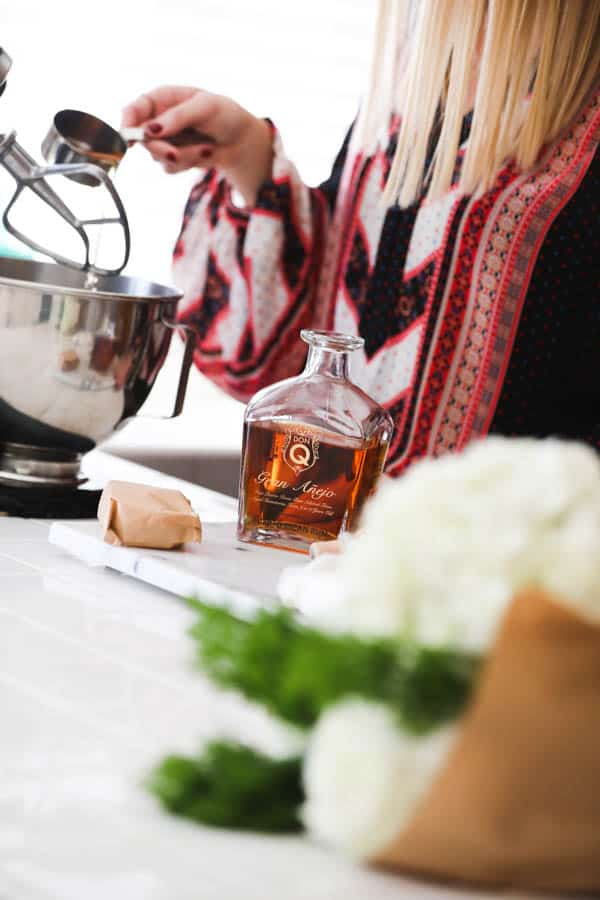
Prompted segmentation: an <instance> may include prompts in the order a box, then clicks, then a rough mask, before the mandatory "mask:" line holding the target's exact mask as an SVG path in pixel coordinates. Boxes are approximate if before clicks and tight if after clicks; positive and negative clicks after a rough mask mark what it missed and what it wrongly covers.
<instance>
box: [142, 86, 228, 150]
mask: <svg viewBox="0 0 600 900" xmlns="http://www.w3.org/2000/svg"><path fill="white" fill-rule="evenodd" d="M216 100H217V98H216V97H214V96H213V95H212V94H207V93H205V92H204V91H196V92H195V93H194V94H193V95H192V96H191V97H188V98H186V99H185V100H183V101H182V102H180V103H177V104H176V105H174V106H171V107H169V108H168V109H165V110H164V111H163V112H160V113H158V114H156V115H155V116H154V117H153V118H152V121H151V122H148V123H147V125H146V132H147V134H148V135H149V136H152V137H157V138H163V137H165V138H166V137H168V136H169V135H171V134H177V133H178V132H179V131H183V129H184V128H197V129H198V130H200V129H202V128H203V127H210V119H211V117H213V116H214V115H215V113H216V111H217V106H218V104H217V102H216Z"/></svg>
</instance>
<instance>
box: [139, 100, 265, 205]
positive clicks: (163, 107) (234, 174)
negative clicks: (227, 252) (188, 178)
mask: <svg viewBox="0 0 600 900" xmlns="http://www.w3.org/2000/svg"><path fill="white" fill-rule="evenodd" d="M122 126H123V127H127V128H129V127H143V128H144V131H145V134H146V136H147V138H149V139H150V141H149V142H148V143H146V144H145V146H146V147H147V149H148V151H149V152H150V154H151V155H152V156H153V158H154V159H155V160H157V162H160V163H162V165H163V167H164V169H165V171H167V172H183V171H184V170H185V169H191V168H194V167H196V166H200V167H201V168H207V167H209V166H210V167H213V166H214V167H216V168H218V169H220V170H221V171H222V172H223V174H224V175H225V176H226V177H227V179H228V180H229V181H230V182H231V183H232V184H233V186H234V187H235V188H237V190H238V191H240V193H241V194H242V196H243V197H244V200H245V202H246V203H247V204H248V205H249V206H251V205H252V204H254V202H255V200H256V192H257V190H258V188H259V187H260V185H261V184H262V183H263V182H264V181H266V180H267V179H268V178H269V177H270V175H271V165H272V159H273V150H272V134H271V129H270V127H269V125H268V123H267V122H265V121H264V119H257V118H256V117H255V116H253V115H252V114H251V113H249V112H248V111H247V110H245V109H244V108H243V107H241V106H239V105H238V104H237V103H235V101H233V100H230V99H229V98H228V97H221V96H219V95H218V94H209V93H208V92H207V91H201V90H199V89H198V88H192V87H177V86H171V85H166V86H163V87H158V88H155V89H154V90H152V91H148V93H147V94H142V95H141V97H138V99H137V100H135V101H134V102H133V103H131V104H130V105H129V106H126V107H125V109H124V110H123V116H122ZM184 128H187V129H193V130H195V131H198V132H199V135H198V143H195V144H192V145H190V146H187V147H174V146H173V144H171V143H169V140H168V139H169V137H170V136H171V135H175V134H177V133H178V132H180V131H183V129H184ZM203 137H204V140H203ZM207 137H209V138H211V139H212V141H207V140H206V138H207Z"/></svg>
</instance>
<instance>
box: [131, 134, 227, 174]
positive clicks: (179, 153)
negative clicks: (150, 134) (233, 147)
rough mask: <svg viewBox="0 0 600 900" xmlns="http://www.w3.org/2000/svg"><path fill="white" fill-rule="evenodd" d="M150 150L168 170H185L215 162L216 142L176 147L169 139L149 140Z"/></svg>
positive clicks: (148, 146)
mask: <svg viewBox="0 0 600 900" xmlns="http://www.w3.org/2000/svg"><path fill="white" fill-rule="evenodd" d="M146 147H147V149H148V152H149V153H150V155H151V156H152V158H153V159H155V160H156V162H159V163H161V165H162V166H163V168H164V169H165V171H166V172H169V173H175V172H184V171H185V170H186V169H193V168H195V167H198V166H200V167H202V168H207V167H209V166H211V165H212V164H213V160H214V156H215V146H214V144H196V145H194V146H191V147H183V148H182V147H174V146H173V145H172V144H170V143H169V142H168V141H149V142H148V143H147V144H146Z"/></svg>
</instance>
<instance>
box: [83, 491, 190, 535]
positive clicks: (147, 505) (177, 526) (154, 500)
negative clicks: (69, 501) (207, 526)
mask: <svg viewBox="0 0 600 900" xmlns="http://www.w3.org/2000/svg"><path fill="white" fill-rule="evenodd" d="M98 519H99V521H100V524H101V525H102V528H103V529H104V540H105V541H106V542H107V543H108V544H113V545H114V546H117V547H146V548H152V549H154V550H172V549H173V548H174V547H179V546H181V544H185V543H187V542H196V543H200V541H201V540H202V526H201V524H200V519H199V518H198V516H197V514H196V513H195V512H194V511H193V509H192V506H191V504H190V501H189V500H188V499H187V497H184V495H183V494H182V493H181V491H174V490H169V489H167V488H157V487H153V486H152V485H146V484H136V483H133V482H128V481H109V483H108V484H107V485H106V487H105V489H104V491H103V492H102V496H101V497H100V503H99V505H98Z"/></svg>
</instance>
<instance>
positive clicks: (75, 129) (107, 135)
mask: <svg viewBox="0 0 600 900" xmlns="http://www.w3.org/2000/svg"><path fill="white" fill-rule="evenodd" d="M150 140H152V139H151V138H149V137H147V136H146V134H145V132H144V129H143V128H124V129H123V130H122V131H117V130H116V129H115V128H112V127H111V126H110V125H107V123H106V122H103V121H102V119H99V118H98V117H97V116H92V115H91V114H90V113H85V112H81V110H77V109H62V110H61V111H60V112H57V113H56V115H55V116H54V120H53V122H52V125H51V127H50V130H49V131H48V134H47V135H46V137H45V138H44V141H43V142H42V153H43V154H44V158H45V159H46V161H47V162H48V163H51V164H57V163H58V164H61V163H81V162H86V163H93V164H94V165H96V166H100V168H101V169H104V171H105V172H110V171H111V169H114V168H116V167H117V166H118V165H119V163H120V162H121V160H122V159H123V157H124V156H125V153H126V152H127V149H128V147H129V145H130V144H131V143H138V142H142V143H146V142H147V141H150ZM163 140H166V141H168V142H169V143H170V144H173V146H174V147H189V146H191V145H194V144H215V139H214V137H212V136H211V135H208V134H204V133H203V132H201V131H196V129H194V128H184V129H183V131H180V132H179V133H178V134H174V135H170V136H169V137H167V138H163ZM68 177H69V178H72V179H73V180H74V181H79V182H81V183H82V184H88V185H91V186H94V185H97V184H99V182H98V181H97V180H95V179H94V178H93V176H90V175H81V174H75V175H69V176H68Z"/></svg>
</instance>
